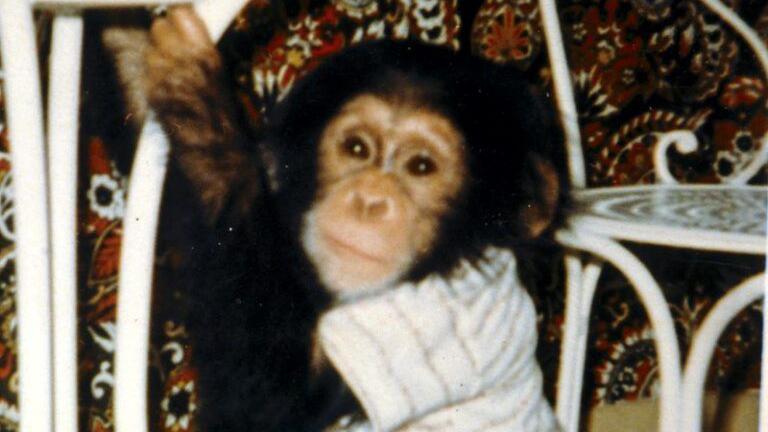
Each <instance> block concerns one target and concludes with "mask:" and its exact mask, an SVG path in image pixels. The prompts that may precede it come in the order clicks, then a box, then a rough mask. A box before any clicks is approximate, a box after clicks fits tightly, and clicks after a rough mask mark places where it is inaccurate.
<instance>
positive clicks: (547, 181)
mask: <svg viewBox="0 0 768 432" xmlns="http://www.w3.org/2000/svg"><path fill="white" fill-rule="evenodd" d="M527 169H529V170H530V176H531V178H530V181H531V182H532V191H531V192H532V193H531V195H530V198H529V201H528V202H527V203H525V204H524V205H523V208H522V211H521V215H520V216H521V221H522V226H523V233H524V234H527V236H528V237H530V238H535V237H538V236H539V235H541V234H542V233H543V232H544V231H545V230H546V229H547V228H549V227H550V226H551V225H552V223H553V222H554V221H555V216H556V215H557V212H558V211H559V209H558V206H559V205H560V194H561V193H562V191H561V190H560V189H561V187H560V177H559V175H558V173H557V170H556V169H555V167H554V166H553V165H552V163H551V162H549V161H548V160H546V159H543V158H542V157H540V156H536V155H531V156H530V157H529V160H528V163H527Z"/></svg>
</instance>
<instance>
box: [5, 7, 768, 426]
mask: <svg viewBox="0 0 768 432" xmlns="http://www.w3.org/2000/svg"><path fill="white" fill-rule="evenodd" d="M727 3H728V4H729V5H730V6H731V7H732V8H734V9H735V10H736V11H738V12H739V13H740V14H741V16H742V17H743V18H744V19H745V20H746V21H747V23H749V24H750V25H752V26H753V27H755V28H756V29H757V30H758V31H759V33H760V34H761V36H762V37H763V39H764V40H768V5H766V4H765V3H764V2H763V1H760V0H752V1H748V0H732V1H729V2H727ZM558 6H559V10H560V17H561V21H562V24H563V30H564V37H565V39H566V51H567V53H568V57H569V62H570V68H571V74H572V78H573V81H574V86H575V91H576V95H577V102H578V107H579V122H580V125H581V130H582V134H583V142H584V151H585V154H586V157H587V164H588V177H589V183H590V184H591V185H594V186H606V185H626V184H635V183H650V182H653V180H654V172H653V167H652V150H653V146H654V143H655V140H656V137H655V135H654V134H653V133H652V132H654V131H656V132H658V131H668V130H673V129H678V128H686V129H690V130H693V131H695V133H696V134H697V136H698V138H699V140H700V142H701V144H702V147H701V149H700V150H699V151H697V152H696V154H695V155H694V156H685V157H683V156H679V155H674V154H673V155H672V157H671V160H672V172H673V173H674V174H675V175H676V176H677V177H678V178H679V179H680V180H681V181H684V182H708V183H712V182H720V181H723V180H725V179H728V177H729V176H731V175H732V174H733V173H734V172H735V171H737V170H738V169H739V167H741V166H743V164H745V163H746V162H747V161H748V160H749V159H750V156H751V155H752V154H753V153H754V152H755V151H756V150H757V147H758V146H759V140H760V139H761V138H762V137H764V136H765V134H766V133H767V132H768V100H767V97H768V92H767V91H766V85H768V83H766V81H765V79H764V77H763V76H762V75H761V74H760V73H759V68H758V66H757V64H756V61H755V59H754V55H753V54H752V53H751V52H750V51H749V49H748V47H747V46H746V45H745V44H744V43H743V42H742V41H741V40H740V39H739V38H738V37H737V35H735V34H734V32H732V31H731V30H730V28H728V27H727V26H726V25H725V24H724V23H723V22H722V21H721V20H720V19H719V18H717V17H716V16H715V15H713V14H711V13H709V12H708V11H707V10H706V9H705V8H704V6H701V5H700V4H699V3H698V2H696V1H690V0H581V1H579V0H563V1H559V2H558ZM48 18H49V17H46V16H45V15H40V16H39V17H38V19H39V21H40V28H41V31H40V41H41V46H43V48H45V45H46V42H47V27H46V26H47V24H48V21H49V20H48ZM86 34H87V33H86ZM380 38H391V39H407V38H412V39H420V40H422V41H424V42H427V43H432V44H440V45H446V46H449V47H452V48H453V49H456V50H459V49H460V50H470V51H472V52H473V53H475V54H477V55H480V56H483V57H486V58H488V59H490V60H492V61H495V62H500V63H509V64H511V65H512V67H516V68H519V69H521V70H524V71H526V73H527V74H528V75H529V76H530V78H531V80H533V81H535V82H537V83H539V84H540V85H541V86H542V88H543V89H545V91H547V89H548V88H549V86H550V84H551V82H550V81H551V80H550V71H549V68H548V66H547V61H546V47H545V46H544V41H543V36H542V32H541V28H540V25H539V11H538V3H537V2H536V1H533V0H484V1H479V0H478V1H465V0H461V1H458V0H330V1H314V0H295V1H282V2H280V1H275V2H272V3H270V2H269V1H267V0H251V2H250V4H249V6H248V8H247V9H246V10H245V11H244V12H243V13H242V14H241V15H240V17H239V18H238V19H237V20H236V22H235V23H234V24H233V26H232V28H231V30H230V32H229V33H228V35H227V36H226V37H225V40H224V41H223V42H222V44H221V49H222V52H223V53H224V55H225V58H226V59H227V61H228V62H229V64H230V70H231V72H232V73H231V75H232V76H231V77H232V80H233V82H234V83H235V85H236V87H237V89H238V96H239V99H240V101H241V102H242V106H243V111H244V115H245V117H246V119H247V120H248V121H249V122H250V124H251V125H252V126H253V127H254V128H259V127H260V126H261V124H262V121H263V118H264V115H265V114H268V112H269V110H270V108H271V107H272V106H273V105H274V104H275V103H276V102H277V101H279V100H280V98H281V97H283V96H284V95H285V94H286V93H287V92H289V91H290V89H291V87H292V86H293V84H294V83H295V82H296V80H298V79H300V78H301V76H302V75H303V74H305V73H306V72H307V71H308V70H311V69H312V68H313V67H314V66H315V65H317V64H318V63H319V62H321V61H322V60H323V58H325V57H327V56H328V55H330V54H332V53H334V52H336V51H338V50H340V49H342V48H343V47H345V46H348V45H351V44H355V43H358V42H360V41H364V40H370V39H380ZM85 50H86V51H85V54H86V58H88V56H89V55H90V56H92V57H99V55H102V54H103V53H98V49H97V48H96V47H95V46H94V45H93V44H87V45H86V47H85ZM98 71H99V69H98V68H97V73H96V74H91V75H89V76H86V77H85V80H84V93H83V101H84V102H83V103H84V113H83V119H84V122H83V127H82V132H81V135H82V147H81V154H82V157H81V161H82V173H81V190H82V200H81V205H80V210H81V213H80V221H81V223H80V234H81V238H80V247H79V253H80V261H81V268H80V274H81V287H80V304H79V310H80V342H79V356H80V370H79V373H80V383H81V386H80V400H81V426H82V429H83V430H87V431H89V432H103V431H110V430H112V407H111V402H112V387H113V383H114V381H113V360H112V355H113V353H114V347H115V313H116V309H115V300H116V288H117V274H118V271H119V268H118V253H119V249H120V241H121V230H122V227H121V220H122V217H123V213H124V207H125V200H126V185H127V174H128V173H127V168H126V167H127V165H126V164H125V161H124V159H125V157H124V156H125V154H126V153H130V149H131V141H132V139H133V138H135V133H134V132H133V131H131V130H130V128H129V126H128V124H129V122H128V121H126V119H125V118H124V117H122V114H121V113H120V112H117V111H119V110H116V108H115V106H113V105H110V102H109V101H110V100H111V99H109V96H111V97H114V96H115V94H114V91H115V90H114V88H112V87H110V86H111V84H113V83H111V82H110V81H109V80H108V79H107V78H105V77H106V76H107V75H98V73H100V72H98ZM105 95H106V96H105ZM1 106H2V97H1V95H0V107H1ZM3 114H4V113H3ZM3 117H4V116H3ZM0 130H1V131H2V132H1V134H0V144H1V145H2V152H0V431H13V430H16V425H17V423H18V407H17V398H16V395H17V391H18V386H17V384H18V375H17V372H16V353H17V350H16V342H15V339H14V334H15V326H16V319H15V315H14V308H15V306H14V299H13V297H14V294H15V280H14V248H13V240H14V235H13V224H12V215H13V209H12V202H13V190H12V188H11V172H10V161H9V157H8V153H7V150H8V145H9V143H8V142H7V130H6V129H5V127H4V124H0ZM755 181H757V182H764V175H763V174H761V175H759V176H758V178H757V179H755ZM633 251H634V252H636V253H637V254H638V255H639V256H640V257H641V258H642V259H643V260H645V261H646V262H649V263H650V265H649V267H650V268H651V269H653V271H654V274H655V276H657V278H658V279H659V280H660V281H661V283H662V285H663V286H664V288H665V290H666V294H667V297H668V299H669V302H670V307H671V308H672V311H673V315H674V317H675V320H676V323H677V325H678V332H679V335H680V336H681V341H682V343H683V345H686V346H687V344H688V343H689V341H690V339H691V335H692V333H693V331H694V330H695V329H696V327H697V325H698V324H699V322H700V320H701V317H702V316H703V315H704V314H705V313H706V311H707V310H708V309H709V308H710V307H711V305H712V304H713V301H714V300H715V299H717V297H718V295H719V294H721V293H722V292H723V291H724V290H726V289H727V288H728V287H729V286H732V285H733V284H735V283H736V282H738V281H739V280H740V279H741V278H743V277H744V276H746V275H748V274H752V273H754V272H756V271H757V270H758V269H760V268H761V267H762V263H761V260H759V259H751V258H744V257H738V256H728V255H714V254H709V253H707V254H704V253H696V252H690V251H660V250H658V249H656V248H651V247H635V248H633ZM179 259H181V258H180V257H179V256H178V253H177V251H174V250H172V249H165V248H162V247H161V249H160V250H159V252H158V282H157V285H158V287H162V289H158V290H157V293H156V295H155V297H156V298H155V299H154V300H153V304H154V308H155V314H154V315H155V323H154V327H153V331H152V337H153V344H152V345H153V348H152V352H151V354H150V371H151V378H152V379H151V390H150V393H151V396H152V400H153V411H152V422H153V424H154V425H155V427H154V428H155V429H156V430H160V431H173V432H184V431H192V430H195V414H196V412H197V410H198V409H200V407H198V405H197V393H196V387H195V371H194V370H193V369H192V368H191V367H190V347H189V345H188V337H187V333H186V330H185V320H186V319H194V317H187V316H186V313H185V305H184V295H183V291H184V290H183V287H180V286H177V285H176V281H175V279H174V278H172V277H170V276H168V275H170V274H172V272H171V271H170V270H172V269H173V268H174V267H175V265H176V264H175V263H177V261H178V260H179ZM549 266H550V268H551V271H550V272H549V273H548V274H547V275H545V276H546V277H544V278H543V280H542V283H541V284H540V286H538V287H537V288H536V289H535V290H533V291H534V292H535V295H536V298H537V302H538V306H539V311H540V316H541V320H540V325H541V330H540V334H541V341H540V347H539V348H540V349H539V351H540V358H541V361H542V365H543V367H544V369H545V371H546V373H547V375H548V380H547V381H548V383H549V386H550V389H549V391H550V394H551V393H553V392H554V389H553V386H554V382H555V372H556V370H557V356H558V346H559V340H560V337H561V324H562V321H563V316H562V311H563V291H562V277H561V273H562V269H561V263H560V260H559V259H553V260H552V261H551V262H550V263H549ZM760 318H761V311H760V309H759V305H753V306H751V307H749V308H748V309H747V310H746V311H744V312H743V313H742V314H741V315H740V316H739V318H738V319H737V320H736V322H735V323H734V324H733V325H732V326H731V327H730V329H729V330H728V332H727V334H726V335H725V336H724V337H723V338H722V339H721V341H720V343H719V345H718V348H717V351H716V354H715V360H714V362H713V367H712V371H711V376H712V379H711V380H710V385H711V386H714V387H717V388H719V389H721V390H724V391H732V390H736V389H740V388H744V387H750V386H755V385H756V384H757V381H758V380H759V355H760V346H759V340H760V327H761V324H760V323H761V320H760ZM652 339H653V331H652V329H651V328H650V326H649V324H648V321H647V319H646V316H645V314H644V312H643V311H642V308H641V307H640V305H639V303H638V300H637V298H636V297H635V296H634V294H633V293H632V291H631V289H630V288H629V286H628V284H627V282H626V281H625V280H624V279H623V278H621V277H620V276H619V275H617V274H616V273H615V272H610V271H608V272H607V273H606V274H605V275H604V276H603V278H602V280H601V283H600V288H599V290H598V293H597V298H596V301H595V307H594V310H593V319H592V323H591V326H590V339H589V341H590V342H589V347H590V352H589V354H588V363H589V366H588V372H587V379H586V383H587V390H586V391H585V399H588V402H589V403H588V404H585V407H588V406H590V405H594V404H608V403H613V402H615V401H618V400H625V399H636V398H641V397H654V396H655V395H656V392H657V385H658V376H657V362H656V360H655V351H654V347H653V341H652ZM683 348H685V346H684V347H683Z"/></svg>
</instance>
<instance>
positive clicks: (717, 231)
mask: <svg viewBox="0 0 768 432" xmlns="http://www.w3.org/2000/svg"><path fill="white" fill-rule="evenodd" d="M700 2H701V3H702V4H704V5H705V6H706V7H708V8H709V9H710V10H711V11H712V12H714V13H715V14H717V15H718V16H719V17H720V18H721V19H722V20H723V21H725V22H726V23H728V24H729V25H730V26H731V27H732V28H733V30H734V31H735V32H736V33H737V34H739V35H740V36H741V37H742V38H743V39H744V40H745V41H746V43H747V44H748V46H749V47H750V48H751V49H752V50H753V52H754V53H755V55H756V57H757V59H758V62H759V64H760V67H761V68H762V70H763V74H764V76H765V77H766V78H768V50H767V49H766V47H765V45H764V44H763V42H762V41H761V40H760V38H759V37H758V35H757V34H756V33H755V32H754V30H752V29H751V28H749V26H747V25H746V24H745V23H744V22H743V21H742V20H741V18H740V17H739V16H738V15H737V14H736V13H734V12H733V11H732V10H730V9H728V8H727V7H726V6H724V5H723V4H722V3H721V2H720V1H718V0H700ZM540 6H541V13H542V23H543V28H544V31H545V36H546V39H547V48H548V50H549V59H550V65H551V67H552V71H553V79H554V87H555V93H556V97H557V102H558V107H559V111H560V115H561V121H562V123H563V126H564V130H565V135H566V146H567V150H568V157H569V169H570V176H571V182H572V184H573V186H574V187H575V188H576V189H575V191H574V194H573V199H574V204H575V205H574V207H575V208H576V211H575V212H574V213H573V214H572V215H571V216H570V217H569V218H568V220H567V224H566V228H565V229H563V230H561V231H559V232H558V233H557V239H558V241H559V242H560V243H561V244H563V245H564V246H566V247H568V248H570V249H571V250H572V252H571V253H568V254H567V255H566V258H565V265H566V272H567V282H566V289H567V293H566V312H565V314H566V316H565V329H564V337H563V343H562V346H561V357H560V365H561V367H560V372H559V379H558V390H557V404H556V405H557V415H558V418H559V420H560V422H561V423H562V425H563V426H564V427H565V430H566V431H575V430H577V429H578V427H579V414H580V401H581V390H582V377H583V373H584V361H585V354H586V336H587V330H588V329H587V327H588V324H589V313H590V308H591V306H592V300H593V296H594V293H595V289H596V285H597V281H598V279H599V276H600V272H601V269H602V266H603V263H604V262H607V263H610V264H612V265H613V266H615V267H616V268H617V269H618V270H620V271H621V272H622V273H623V274H624V276H625V277H626V278H627V279H628V280H629V281H630V282H631V284H632V285H633V287H634V289H635V291H636V292H637V294H638V296H639V298H640V301H641V302H642V304H643V305H644V307H645V310H646V312H647V314H648V317H649V319H650V322H651V325H652V326H653V329H654V333H655V344H656V352H657V355H658V362H659V365H660V381H661V390H660V393H661V394H660V397H661V400H660V401H659V406H660V418H659V425H660V430H662V431H669V432H674V431H679V430H684V431H699V430H701V416H702V398H703V391H704V381H705V379H706V372H707V368H708V366H709V361H710V359H711V357H712V354H713V350H714V348H715V344H716V342H717V339H718V337H719V336H720V334H721V333H722V332H723V330H725V327H726V325H727V324H728V322H729V321H730V320H731V319H733V318H734V317H735V316H736V314H737V313H738V312H739V311H741V310H742V309H743V308H744V307H746V306H747V305H748V304H750V303H751V302H753V301H755V300H757V299H758V298H759V297H760V295H761V294H763V283H762V282H763V275H762V274H760V275H756V276H753V277H751V278H749V279H747V280H745V281H744V282H743V283H741V284H740V285H739V286H737V287H736V288H733V289H732V290H731V291H730V292H729V293H728V294H727V295H726V296H725V297H724V298H722V299H721V300H720V301H719V302H718V303H717V305H716V306H715V307H714V308H713V310H712V311H711V312H710V313H709V315H708V316H707V318H706V319H705V321H704V323H703V325H702V327H701V329H699V331H698V334H697V335H696V336H695V338H694V341H693V345H692V347H691V352H690V354H689V356H688V360H687V364H686V366H685V374H684V375H683V373H682V368H681V364H680V352H679V348H678V343H677V335H676V334H675V328H674V323H673V319H672V314H671V311H670V310H669V307H668V305H667V302H666V301H665V298H664V294H663V292H662V290H661V289H660V287H659V285H658V283H657V282H656V281H655V280H654V278H653V276H652V275H651V273H650V272H649V271H648V269H647V268H646V267H645V266H644V265H643V264H642V263H641V262H640V261H639V260H638V259H637V258H636V257H635V256H634V255H633V254H632V253H631V252H630V251H629V250H628V249H627V248H625V247H624V246H623V245H622V244H621V243H619V242H620V241H630V242H636V243H646V244H652V245H658V246H666V247H675V248H690V249H699V250H707V251H721V252H731V253H741V254H753V255H762V254H765V233H766V229H765V224H766V203H767V199H768V189H766V188H765V187H752V186H746V185H745V183H746V182H747V181H748V180H750V179H751V178H752V177H754V176H755V174H756V173H757V172H758V171H759V170H760V169H761V168H762V167H763V166H764V165H765V163H766V161H767V160H768V136H766V137H763V139H762V147H761V148H760V151H759V153H758V154H757V155H756V156H755V158H754V159H753V160H752V161H751V163H750V164H748V166H746V167H745V168H744V169H743V170H742V171H740V172H738V173H736V174H735V175H733V176H731V177H730V178H729V183H728V184H727V185H718V186H704V185H678V184H677V182H676V181H675V178H674V177H673V176H672V174H671V173H670V172H669V168H668V166H667V151H668V150H669V148H670V146H672V145H675V148H676V149H677V150H678V151H679V152H681V153H690V152H693V151H694V150H696V148H697V146H698V143H697V139H696V137H695V135H694V134H693V132H691V131H686V130H677V131H672V132H667V133H659V134H658V135H659V139H658V141H657V145H656V148H655V152H654V163H655V166H654V168H655V173H656V177H657V179H658V181H659V183H660V184H658V185H653V186H634V187H614V188H598V189H592V190H588V189H585V186H586V180H585V173H584V160H583V156H582V146H581V141H580V133H579V126H578V121H577V118H578V117H577V115H576V105H575V102H574V97H573V89H572V87H571V82H570V72H569V70H568V67H567V63H566V57H565V52H564V49H563V43H562V38H561V35H560V25H559V23H558V16H557V11H556V9H555V3H554V1H553V0H546V1H541V2H540ZM579 251H582V252H587V253H588V254H589V256H590V258H587V259H582V258H580V256H579V255H578V254H577V252H579ZM764 310H765V309H764ZM766 342H768V334H766V333H765V332H764V335H763V363H762V367H763V369H762V374H763V377H765V376H766V374H768V362H766V361H765V359H766V353H767V352H768V351H766V349H768V346H767V345H768V344H767V343H766ZM762 387H763V391H762V392H761V399H760V413H761V414H760V416H761V417H760V426H761V430H762V431H765V430H768V412H767V410H768V396H767V395H766V393H767V392H766V391H764V387H765V385H763V386H762Z"/></svg>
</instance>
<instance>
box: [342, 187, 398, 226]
mask: <svg viewBox="0 0 768 432" xmlns="http://www.w3.org/2000/svg"><path fill="white" fill-rule="evenodd" d="M350 201H351V203H350V204H351V206H352V210H353V211H354V214H355V216H356V217H357V218H358V219H360V220H364V221H381V220H385V219H387V218H388V217H389V216H390V214H391V211H392V199H391V198H389V197H386V196H382V195H380V194H374V193H366V192H360V191H353V192H352V193H351V196H350Z"/></svg>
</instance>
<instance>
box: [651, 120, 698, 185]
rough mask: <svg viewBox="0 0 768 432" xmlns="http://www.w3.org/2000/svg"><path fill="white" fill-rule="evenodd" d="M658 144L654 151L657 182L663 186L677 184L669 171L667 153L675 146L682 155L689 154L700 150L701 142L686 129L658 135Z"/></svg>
mask: <svg viewBox="0 0 768 432" xmlns="http://www.w3.org/2000/svg"><path fill="white" fill-rule="evenodd" d="M657 136H658V139H659V140H658V142H657V143H656V148H655V149H654V150H653V164H654V168H655V172H656V181H657V182H658V183H662V184H677V179H676V178H675V177H674V176H673V175H672V173H671V172H670V171H669V165H668V161H667V151H668V150H669V147H670V146H672V145H674V146H675V150H677V151H678V152H680V153H682V154H689V153H693V152H694V151H696V149H698V148H699V140H698V138H696V135H695V134H694V133H693V132H691V131H689V130H684V129H678V130H673V131H669V132H659V133H657Z"/></svg>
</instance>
